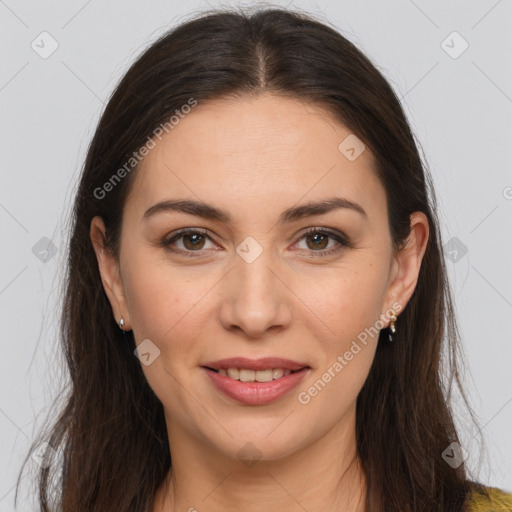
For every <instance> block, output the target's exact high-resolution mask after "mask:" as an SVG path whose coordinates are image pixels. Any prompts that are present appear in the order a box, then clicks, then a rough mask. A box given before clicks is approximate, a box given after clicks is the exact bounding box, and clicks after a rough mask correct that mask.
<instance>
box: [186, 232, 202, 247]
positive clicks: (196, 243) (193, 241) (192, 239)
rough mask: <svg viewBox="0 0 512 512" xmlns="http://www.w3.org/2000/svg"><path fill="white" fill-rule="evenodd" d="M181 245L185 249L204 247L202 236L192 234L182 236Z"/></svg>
mask: <svg viewBox="0 0 512 512" xmlns="http://www.w3.org/2000/svg"><path fill="white" fill-rule="evenodd" d="M181 238H183V245H184V246H185V247H186V248H187V249H191V250H194V249H202V248H203V245H204V236H203V235H201V234H198V233H192V234H189V235H182V236H181Z"/></svg>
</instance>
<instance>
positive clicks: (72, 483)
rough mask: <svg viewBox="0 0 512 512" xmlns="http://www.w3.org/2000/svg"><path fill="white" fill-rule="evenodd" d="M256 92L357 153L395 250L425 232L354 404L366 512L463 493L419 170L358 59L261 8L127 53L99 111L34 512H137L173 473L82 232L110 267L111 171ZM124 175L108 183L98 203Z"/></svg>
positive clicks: (390, 106)
mask: <svg viewBox="0 0 512 512" xmlns="http://www.w3.org/2000/svg"><path fill="white" fill-rule="evenodd" d="M263 92H271V93H274V94H279V95H283V96H286V97H290V98H295V99H298V100H301V101H308V102H314V103H315V104H317V105H320V106H323V107H324V108H326V109H327V110H328V111H330V112H331V113H333V114H334V115H335V116H336V117H337V119H338V120H339V121H340V122H341V123H342V124H344V125H345V126H346V127H348V128H349V129H350V131H351V132H352V133H354V134H356V135H357V137H358V138H359V139H361V140H362V141H363V142H364V144H365V145H366V146H367V147H368V148H369V149H370V150H371V151H372V153H373V154H374V156H375V159H376V162H377V167H376V169H375V172H376V173H377V175H378V177H379V178H380V180H381V182H382V184H383V186H384V188H385V190H386V194H387V205H388V211H389V227H390V232H391V236H392V239H393V242H394V246H395V248H400V247H401V246H402V244H403V242H404V241H405V240H406V238H407V236H408V235H409V215H410V214H411V213H412V212H415V211H421V212H423V213H424V214H425V215H426V216H427V218H428V222H429V227H430V239H429V242H428V246H427V248H426V253H425V256H424V260H423V262H422V266H421V270H420V274H419V279H418V282H417V287H416V289H415V291H414V294H413V296H412V298H411V299H410V301H409V303H408V304H407V306H406V307H405V309H404V311H403V312H402V313H401V315H400V319H399V328H398V329H397V332H396V334H395V335H394V340H393V342H392V343H388V342H387V333H385V332H384V331H385V330H384V331H382V332H381V334H380V339H379V343H378V347H377V351H376V355H375V359H374V362H373V365H372V368H371V370H370V373H369V376H368V378H367V380H366V382H365V384H364V387H363V388H362V390H361V392H360V394H359V396H358V398H357V423H356V428H357V448H358V452H359V456H360V459H361V462H362V466H363V469H364V472H365V475H366V478H367V482H368V493H367V510H371V511H372V512H383V511H390V510H399V511H400V512H408V511H410V512H420V511H425V512H426V511H428V512H432V511H434V510H436V511H450V512H457V511H462V510H464V507H465V505H464V504H465V502H466V499H467V495H468V492H469V490H470V489H471V485H470V484H472V482H471V481H470V480H469V479H468V476H467V470H466V468H465V466H464V464H463V463H462V464H460V465H458V467H456V468H452V467H451V465H449V464H447V462H445V460H444V459H443V457H442V454H443V452H444V451H445V449H446V448H447V447H448V446H449V445H450V444H451V443H453V442H459V438H458V436H457V432H456V429H455V425H454V420H453V416H452V412H451V408H450V403H449V397H450V393H451V390H452V388H453V387H456V388H458V389H459V390H460V392H461V394H462V397H463V398H464V401H465V404H466V405H467V406H468V408H469V405H468V401H467V400H466V398H465V395H464V391H463V389H462V385H461V381H460V377H459V371H458V369H457V368H458V363H457V361H458V359H459V358H460V356H461V353H460V346H459V341H458V338H459V335H458V332H457V327H456V322H455V315H454V308H453V304H452V299H451V295H450V293H451V292H450V288H449V284H448V280H447V273H446V269H445V264H444V258H443V251H442V246H441V239H440V232H439V221H438V219H437V216H436V211H435V196H434V190H433V187H432V182H431V177H430V174H429V172H428V169H427V168H426V166H425V165H424V164H423V163H422V159H421V157H420V155H419V152H418V148H417V144H416V143H415V140H414V137H413V134H412V133H411V129H410V127H409V125H408V123H407V120H406V116H405V114H404V112H403V110H402V107H401V104H400V101H399V99H398V97H397V95H396V94H395V92H394V91H393V89H392V88H391V86H390V85H389V84H388V82H387V81H386V79H385V78H384V77H383V75H382V74H381V73H380V72H379V71H378V70H377V69H376V67H375V66H374V65H373V64H372V63H371V62H370V60H369V59H368V58H367V57H366V56H365V55H364V54H363V53H361V51H359V50H358V49H357V48H356V47H355V46H354V45H353V44H352V43H351V42H350V41H349V40H347V39H346V38H345V37H343V36H342V35H341V34H340V33H339V32H338V31H337V30H335V29H334V28H331V27H330V26H329V25H328V23H326V22H320V21H317V20H315V19H314V18H312V17H311V16H310V15H306V14H304V13H300V12H291V11H288V10H284V9H263V10H256V11H255V12H253V13H248V12H243V11H240V10H218V11H213V12H206V13H203V14H201V15H199V16H195V17H194V18H193V19H191V20H189V21H187V22H185V23H182V24H181V25H180V26H178V27H177V28H173V29H172V30H170V31H169V32H167V33H166V34H165V35H164V36H162V37H161V38H159V39H158V40H157V41H156V42H155V43H154V44H152V45H151V46H150V47H149V48H148V49H147V50H145V51H144V52H143V53H142V55H141V56H140V57H139V58H138V59H137V60H136V62H135V63H134V64H133V65H132V66H131V68H130V69H129V70H128V72H127V73H126V74H125V76H124V77H123V78H122V80H121V81H120V83H119V84H118V86H117V87H116V89H115V91H114V93H113V94H112V96H111V98H110V100H109V101H108V104H107V105H106V108H105V110H104V112H103V115H102V117H101V120H100V122H99V124H98V127H97V129H96V132H95V134H94V137H93V139H92V142H91V144H90V146H89V148H88V153H87V157H86V160H85V163H84V167H83V170H82V173H81V176H80V183H79V188H78V191H77V194H76V198H75V202H74V207H73V212H72V225H71V233H70V239H69V256H68V266H67V274H66V278H65V279H66V280H65V287H66V288H65V297H64V301H63V306H62V307H63V309H62V318H61V332H60V335H61V342H62V349H63V352H64V354H65V357H66V362H67V370H68V372H69V377H70V384H69V388H68V389H67V395H66V396H65V402H64V405H63V406H61V407H60V408H59V412H58V417H57V419H56V420H55V421H53V422H52V424H51V426H50V428H48V429H47V432H44V433H41V436H40V438H39V439H38V440H37V441H35V442H34V444H33V446H32V448H31V451H32V450H33V449H34V448H35V447H36V446H38V445H39V443H40V442H41V440H43V439H44V440H45V441H47V442H48V443H49V445H50V446H51V448H52V449H54V450H56V451H57V454H58V456H57V457H55V459H54V460H53V462H52V463H51V464H50V465H49V467H47V468H42V469H41V470H40V472H39V475H38V476H39V480H38V489H39V497H38V500H39V502H40V506H41V509H42V510H43V511H49V510H54V508H53V507H56V508H55V509H57V510H59V511H62V512H91V511H94V512H127V511H133V512H145V511H147V510H151V506H152V504H153V497H154V495H155V491H156V489H157V488H158V486H159V485H160V484H161V483H162V482H163V480H164V478H165V476H166V475H167V473H168V472H169V469H170V468H171V466H172V459H171V454H170V452H169V443H168V439H167V431H166V428H165V419H164V414H163V407H162V404H161V403H160V401H159V400H158V398H157V397H156V396H155V394H154V393H153V391H152V389H151V388H150V387H149V385H148V383H147V381H146V379H145V377H144V374H143V372H142V370H141V365H140V362H139V361H138V359H137V358H136V357H134V354H133V350H134V348H135V342H134V339H133V334H132V332H128V333H125V332H122V331H121V330H120V329H119V328H118V326H117V325H116V324H115V322H114V321H113V318H112V310H111V306H110V304H109V301H108V299H107V296H106V294H105V292H104V290H103V286H102V282H101V279H100V274H99V271H98V264H97V260H96V256H95V253H94V251H93V247H92V244H91V240H90V237H89V230H90V224H91V219H92V218H93V217H94V216H96V215H100V216H101V217H102V218H103V220H104V222H105V225H106V231H107V234H106V241H105V242H106V244H107V246H108V247H109V248H110V249H111V250H112V252H113V253H114V254H115V255H116V256H117V257H118V255H119V237H120V226H121V219H122V214H123V205H124V203H125V200H126V197H127V194H128V192H129V190H130V187H131V184H132V182H133V178H134V176H135V173H136V171H137V165H134V166H133V169H127V168H126V162H128V161H130V158H131V157H132V156H133V155H134V153H135V152H137V150H138V149H139V148H140V147H142V146H143V145H144V144H145V143H146V142H147V141H148V140H149V138H151V137H153V138H154V134H155V129H156V128H157V127H158V126H160V125H162V124H165V123H166V122H168V119H169V118H170V116H172V115H173V114H174V113H175V112H176V110H177V109H180V108H181V106H182V105H186V104H187V103H190V99H191V98H193V99H194V101H197V102H198V103H201V102H204V101H207V100H213V99H217V98H221V97H225V96H227V95H239V96H241V97H244V96H245V97H247V96H251V95H258V94H261V93H263ZM123 166H124V168H125V171H126V172H125V173H123V179H120V180H118V181H116V182H112V181H110V183H111V184H112V186H111V187H109V189H108V193H107V194H106V195H105V194H103V193H99V192H98V191H99V190H100V189H101V190H106V187H105V186H104V185H105V183H107V182H109V180H111V179H112V176H113V175H115V174H116V173H118V170H119V169H121V168H123ZM118 176H119V173H118ZM469 410H470V409H469ZM471 417H472V418H473V420H474V417H473V413H471ZM27 458H28V457H27Z"/></svg>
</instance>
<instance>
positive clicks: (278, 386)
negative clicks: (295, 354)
mask: <svg viewBox="0 0 512 512" xmlns="http://www.w3.org/2000/svg"><path fill="white" fill-rule="evenodd" d="M203 370H204V371H205V372H206V374H207V375H208V377H210V379H211V380H212V382H213V384H214V386H215V387H216V388H217V389H218V390H219V391H222V392H223V393H224V394H225V395H227V396H229V397H230V398H233V399H234V400H237V401H238V402H241V403H244V404H248V405H264V404H268V403H269V402H273V401H274V400H277V399H278V398H281V397H282V396H284V395H286V394H287V393H288V392H289V391H291V390H292V389H293V388H294V387H295V386H297V385H298V383H299V382H300V381H301V380H302V379H303V378H304V377H305V376H306V374H307V372H308V370H309V368H303V369H302V370H298V371H296V372H293V373H290V374H289V375H286V376H285V377H284V376H283V377H281V378H279V379H275V380H272V381H270V382H242V381H240V380H235V379H232V378H230V377H228V376H227V375H221V374H220V373H216V372H214V371H212V370H208V369H206V368H204V367H203Z"/></svg>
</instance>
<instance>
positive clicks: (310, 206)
mask: <svg viewBox="0 0 512 512" xmlns="http://www.w3.org/2000/svg"><path fill="white" fill-rule="evenodd" d="M341 208H346V209H350V210H353V211H356V212H358V213H360V214H361V215H362V216H363V217H364V218H365V219H368V214H367V213H366V211H365V210H364V208H363V207H362V206H361V205H360V204H358V203H355V202H353V201H350V200H349V199H345V198H342V197H333V198H330V199H324V200H322V201H317V202H309V203H305V204H300V205H298V206H292V207H291V208H288V209H287V210H285V211H284V212H283V213H282V214H281V215H280V216H279V221H278V223H279V224H285V223H287V222H292V221H295V220H298V219H302V218H304V217H310V216H316V215H323V214H325V213H329V212H331V211H334V210H338V209H341ZM170 211H175V212H182V213H188V214H190V215H195V216H197V217H202V218H204V219H210V220H218V221H220V222H224V223H226V224H229V223H230V222H231V221H232V217H231V215H230V214H229V212H227V211H226V210H222V209H220V208H217V207H215V206H212V205H210V204H207V203H203V202H201V201H195V200H192V199H175V200H174V199H168V200H166V201H161V202H159V203H157V204H155V205H153V206H151V207H150V208H148V209H147V210H146V211H145V212H144V215H143V220H145V219H148V218H149V217H152V216H153V215H156V214H157V213H163V212H170Z"/></svg>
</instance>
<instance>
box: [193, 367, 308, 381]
mask: <svg viewBox="0 0 512 512" xmlns="http://www.w3.org/2000/svg"><path fill="white" fill-rule="evenodd" d="M203 368H205V369H206V370H209V371H211V372H215V373H218V374H219V375H223V376H225V377H228V378H230V379H233V380H239V381H241V382H271V381H273V380H278V379H281V378H282V377H287V376H288V375H290V374H292V373H297V372H300V371H301V370H305V369H306V370H307V369H309V366H304V367H302V368H299V369H298V370H290V369H289V368H267V369H265V370H250V369H248V368H234V367H232V368H219V369H215V368H210V367H208V366H203Z"/></svg>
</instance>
